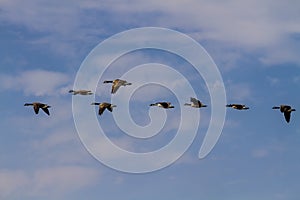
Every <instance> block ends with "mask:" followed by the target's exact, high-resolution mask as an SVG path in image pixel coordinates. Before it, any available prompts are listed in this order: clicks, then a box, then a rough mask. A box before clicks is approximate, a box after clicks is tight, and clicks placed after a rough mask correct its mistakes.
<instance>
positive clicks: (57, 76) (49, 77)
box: [0, 69, 70, 96]
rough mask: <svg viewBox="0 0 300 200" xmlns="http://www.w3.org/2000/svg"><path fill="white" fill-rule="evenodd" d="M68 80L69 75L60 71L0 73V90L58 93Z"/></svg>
mask: <svg viewBox="0 0 300 200" xmlns="http://www.w3.org/2000/svg"><path fill="white" fill-rule="evenodd" d="M69 81H70V80H69V77H68V76H67V75H65V74H63V73H60V72H54V71H47V70H41V69H36V70H27V71H23V72H21V73H19V74H1V75H0V83H1V84H0V85H1V86H0V90H2V91H5V90H11V91H22V92H24V94H25V95H34V96H44V95H58V94H61V93H62V91H61V88H60V87H62V86H64V85H66V84H67V83H68V82H69Z"/></svg>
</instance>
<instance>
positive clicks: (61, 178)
mask: <svg viewBox="0 0 300 200" xmlns="http://www.w3.org/2000/svg"><path fill="white" fill-rule="evenodd" d="M98 178H99V171H98V170H96V169H92V168H88V167H80V166H62V167H53V168H45V169H40V170H38V171H36V173H35V174H34V177H33V184H34V185H35V188H34V189H35V190H36V192H37V193H40V192H42V193H48V192H49V191H52V192H59V193H60V192H69V191H71V190H76V189H79V188H82V187H85V186H87V185H90V184H92V183H94V182H95V181H96V180H97V179H98Z"/></svg>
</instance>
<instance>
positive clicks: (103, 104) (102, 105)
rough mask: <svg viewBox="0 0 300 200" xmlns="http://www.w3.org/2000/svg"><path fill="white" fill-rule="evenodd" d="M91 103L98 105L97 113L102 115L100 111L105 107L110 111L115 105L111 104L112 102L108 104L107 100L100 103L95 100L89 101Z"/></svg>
mask: <svg viewBox="0 0 300 200" xmlns="http://www.w3.org/2000/svg"><path fill="white" fill-rule="evenodd" d="M91 105H98V106H99V111H98V114H99V115H102V113H103V112H104V110H105V109H107V110H109V111H110V112H112V111H113V108H114V107H117V106H116V105H113V104H110V103H107V102H102V103H97V102H95V103H91Z"/></svg>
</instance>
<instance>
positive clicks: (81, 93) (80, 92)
mask: <svg viewBox="0 0 300 200" xmlns="http://www.w3.org/2000/svg"><path fill="white" fill-rule="evenodd" d="M69 93H73V95H76V94H80V95H92V94H93V93H92V91H91V90H69Z"/></svg>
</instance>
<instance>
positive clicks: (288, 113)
mask: <svg viewBox="0 0 300 200" xmlns="http://www.w3.org/2000/svg"><path fill="white" fill-rule="evenodd" d="M272 109H279V110H280V112H282V113H283V114H284V118H285V120H286V122H287V123H289V122H290V119H291V113H292V112H293V111H296V109H294V108H292V107H291V106H289V105H280V106H274V107H273V108H272Z"/></svg>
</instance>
